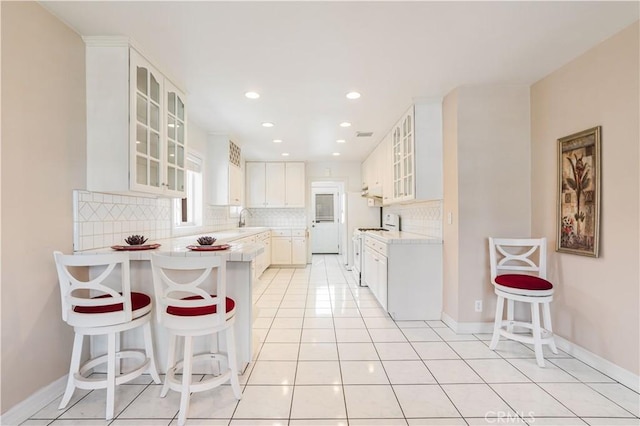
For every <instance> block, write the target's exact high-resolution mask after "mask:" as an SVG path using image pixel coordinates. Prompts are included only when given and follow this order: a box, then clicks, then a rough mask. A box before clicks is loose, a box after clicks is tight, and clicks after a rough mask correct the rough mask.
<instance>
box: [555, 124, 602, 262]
mask: <svg viewBox="0 0 640 426" xmlns="http://www.w3.org/2000/svg"><path fill="white" fill-rule="evenodd" d="M601 134H602V127H601V126H597V127H593V128H591V129H587V130H583V131H582V132H578V133H574V134H572V135H569V136H565V137H563V138H560V139H558V203H557V204H558V210H557V239H556V241H557V243H556V251H557V252H561V253H571V254H577V255H581V256H591V257H598V255H599V242H600V195H601V194H600V180H601V179H600V177H601V165H600V164H601V147H600V145H601Z"/></svg>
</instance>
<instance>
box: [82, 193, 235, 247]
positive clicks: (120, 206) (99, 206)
mask: <svg viewBox="0 0 640 426" xmlns="http://www.w3.org/2000/svg"><path fill="white" fill-rule="evenodd" d="M171 203H172V200H171V199H168V198H146V197H135V196H129V195H115V194H104V193H99V192H89V191H79V190H76V191H73V249H74V250H75V251H78V250H91V249H96V248H101V247H109V246H112V245H116V244H124V239H125V238H127V237H128V236H129V235H132V234H142V235H144V236H145V237H147V238H148V239H149V240H150V241H153V240H160V239H164V238H170V237H173V236H179V235H190V234H194V233H209V232H214V231H217V230H221V229H229V228H234V227H236V226H237V219H235V218H231V217H229V208H228V207H220V206H215V207H214V206H206V207H205V212H204V219H203V221H204V224H203V226H202V227H199V228H197V229H194V228H183V229H180V228H178V229H173V230H172V227H171Z"/></svg>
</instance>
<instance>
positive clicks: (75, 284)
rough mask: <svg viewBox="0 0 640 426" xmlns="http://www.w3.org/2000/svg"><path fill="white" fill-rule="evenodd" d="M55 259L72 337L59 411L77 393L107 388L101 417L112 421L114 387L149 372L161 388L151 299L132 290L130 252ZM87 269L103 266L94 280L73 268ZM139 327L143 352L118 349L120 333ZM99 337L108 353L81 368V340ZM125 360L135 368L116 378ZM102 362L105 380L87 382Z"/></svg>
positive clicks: (89, 361)
mask: <svg viewBox="0 0 640 426" xmlns="http://www.w3.org/2000/svg"><path fill="white" fill-rule="evenodd" d="M53 255H54V259H55V262H56V268H57V271H58V281H59V282H60V296H61V299H62V319H63V320H64V321H65V322H66V323H67V324H69V325H70V326H72V327H73V330H74V332H75V338H74V341H73V352H72V354H71V365H70V368H69V377H68V379H67V387H66V390H65V392H64V396H63V397H62V401H61V402H60V406H59V407H58V408H59V409H63V408H65V407H66V406H67V404H68V403H69V401H70V400H71V397H72V396H73V392H74V390H75V388H80V389H104V388H106V389H107V404H106V416H105V418H106V419H107V420H110V419H112V418H113V415H114V400H115V386H116V385H119V384H122V383H126V382H129V381H131V380H133V379H135V378H136V377H138V376H140V375H141V374H142V373H143V372H144V371H145V370H147V369H148V370H149V373H150V374H151V377H152V378H153V380H154V381H155V382H156V383H160V377H159V376H158V371H157V369H156V364H155V358H154V356H153V343H152V340H151V326H150V319H151V306H152V303H151V298H150V297H149V296H147V295H146V294H144V293H137V292H132V291H131V283H130V281H129V254H128V253H111V254H86V255H64V254H62V253H61V252H59V251H56V252H54V254H53ZM88 266H91V267H104V271H102V272H101V273H100V275H99V276H98V277H96V278H94V279H87V280H84V279H80V278H78V277H77V276H79V275H80V273H79V272H78V270H77V269H75V268H76V267H88ZM74 271H75V272H74ZM86 275H88V273H86ZM116 283H119V285H117V284H116ZM137 327H142V329H143V333H144V342H145V351H144V352H142V351H139V350H120V349H119V348H120V344H119V343H120V342H119V341H118V340H117V339H118V338H119V337H120V333H121V332H123V331H127V330H132V329H134V328H137ZM100 335H106V336H107V353H106V354H105V355H102V356H98V357H96V358H93V359H89V360H88V361H86V362H84V363H81V356H82V346H83V341H84V336H100ZM127 358H133V359H135V360H137V361H138V363H137V367H135V368H133V369H132V370H130V371H128V372H127V373H124V374H120V363H121V361H122V360H124V359H127ZM105 362H106V363H107V377H106V379H104V380H99V379H96V378H94V377H88V375H90V374H91V372H92V371H93V369H94V368H95V367H97V366H98V365H101V364H104V363H105Z"/></svg>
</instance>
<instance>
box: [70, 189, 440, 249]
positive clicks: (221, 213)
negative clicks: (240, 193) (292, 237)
mask: <svg viewBox="0 0 640 426" xmlns="http://www.w3.org/2000/svg"><path fill="white" fill-rule="evenodd" d="M171 203H172V200H171V199H168V198H147V197H137V196H130V195H116V194H104V193H99V192H89V191H81V190H76V191H73V230H74V232H73V248H74V250H75V251H79V250H91V249H96V248H102V247H109V246H112V245H115V244H124V239H125V238H126V237H128V236H129V235H132V234H142V235H144V236H145V237H147V238H149V240H150V241H153V240H159V239H164V238H171V237H175V236H182V235H194V234H199V233H211V232H215V231H219V230H223V229H231V228H235V227H237V226H238V217H237V216H232V215H231V214H230V209H233V208H229V207H224V206H205V212H204V217H203V222H204V223H203V225H202V226H201V227H198V228H173V229H172V226H171V222H172V212H171V211H172V206H171ZM248 211H249V214H247V215H246V216H245V220H246V224H247V226H268V227H301V228H302V227H306V226H307V211H306V209H304V208H300V209H284V208H283V209H249V210H248ZM384 212H385V213H396V214H398V215H400V221H401V229H402V230H403V231H406V232H414V233H416V234H421V235H428V236H433V237H439V238H442V201H441V200H436V201H421V202H416V203H411V204H399V205H394V206H390V207H385V208H384ZM236 214H237V212H236Z"/></svg>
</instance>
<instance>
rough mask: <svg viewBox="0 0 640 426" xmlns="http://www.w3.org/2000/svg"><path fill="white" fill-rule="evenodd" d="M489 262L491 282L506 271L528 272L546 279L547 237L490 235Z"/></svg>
mask: <svg viewBox="0 0 640 426" xmlns="http://www.w3.org/2000/svg"><path fill="white" fill-rule="evenodd" d="M536 251H537V253H536ZM489 263H490V265H491V282H494V279H495V278H496V276H498V275H501V274H504V273H515V274H518V273H526V274H530V275H536V276H538V277H540V278H544V279H546V278H547V239H546V238H544V237H543V238H492V237H489ZM531 273H533V274H531ZM494 284H495V282H494Z"/></svg>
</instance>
